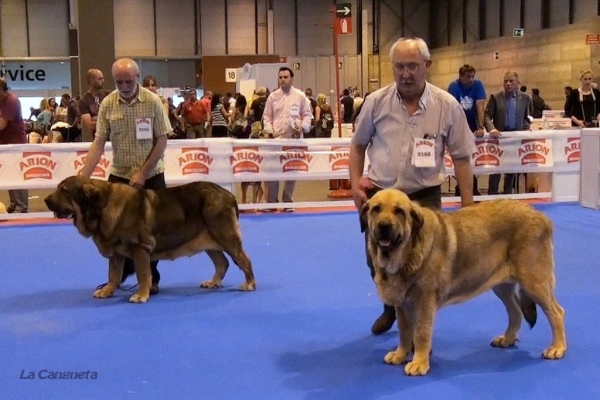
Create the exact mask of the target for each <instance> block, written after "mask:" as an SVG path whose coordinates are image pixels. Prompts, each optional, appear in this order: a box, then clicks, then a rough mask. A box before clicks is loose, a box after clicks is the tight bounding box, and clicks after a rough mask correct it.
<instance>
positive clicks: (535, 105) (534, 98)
mask: <svg viewBox="0 0 600 400" xmlns="http://www.w3.org/2000/svg"><path fill="white" fill-rule="evenodd" d="M549 109H550V106H548V105H547V104H546V102H545V101H544V99H543V98H542V97H541V96H540V89H537V88H533V89H531V116H532V117H533V118H542V116H543V115H544V110H549Z"/></svg>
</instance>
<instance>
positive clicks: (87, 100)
mask: <svg viewBox="0 0 600 400" xmlns="http://www.w3.org/2000/svg"><path fill="white" fill-rule="evenodd" d="M86 80H87V83H88V91H87V92H85V93H84V95H83V97H82V98H81V100H80V101H79V118H80V120H81V126H82V136H83V137H82V140H83V141H84V142H92V141H93V140H94V135H95V134H96V121H97V119H98V110H99V109H100V103H102V100H104V98H105V97H106V96H107V95H108V94H109V93H110V90H105V89H104V88H103V87H102V85H104V75H103V74H102V71H100V70H99V69H90V70H89V71H88V72H87V74H86Z"/></svg>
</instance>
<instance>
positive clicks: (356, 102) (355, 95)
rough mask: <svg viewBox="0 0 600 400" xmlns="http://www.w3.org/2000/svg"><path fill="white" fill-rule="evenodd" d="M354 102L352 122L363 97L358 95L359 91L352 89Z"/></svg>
mask: <svg viewBox="0 0 600 400" xmlns="http://www.w3.org/2000/svg"><path fill="white" fill-rule="evenodd" d="M353 95H354V102H353V103H352V122H354V118H355V115H356V114H357V111H358V108H359V107H360V106H361V105H362V103H363V101H364V99H363V98H362V97H360V92H359V91H356V90H355V91H354V93H353Z"/></svg>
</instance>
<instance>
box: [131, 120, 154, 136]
mask: <svg viewBox="0 0 600 400" xmlns="http://www.w3.org/2000/svg"><path fill="white" fill-rule="evenodd" d="M135 137H136V138H137V139H138V140H143V139H152V118H136V119H135Z"/></svg>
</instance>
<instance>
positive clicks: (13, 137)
mask: <svg viewBox="0 0 600 400" xmlns="http://www.w3.org/2000/svg"><path fill="white" fill-rule="evenodd" d="M22 143H27V137H26V135H25V125H24V123H23V116H22V114H21V102H20V101H19V98H18V97H17V95H16V94H14V93H11V92H9V91H8V85H7V84H6V81H5V80H4V79H3V78H0V145H3V144H22ZM8 197H9V198H10V205H9V206H8V207H7V208H6V211H7V212H9V213H26V212H27V209H28V207H29V192H28V191H27V190H23V189H20V190H9V191H8Z"/></svg>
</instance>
